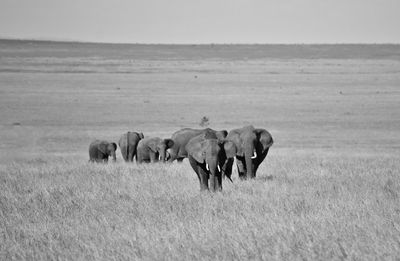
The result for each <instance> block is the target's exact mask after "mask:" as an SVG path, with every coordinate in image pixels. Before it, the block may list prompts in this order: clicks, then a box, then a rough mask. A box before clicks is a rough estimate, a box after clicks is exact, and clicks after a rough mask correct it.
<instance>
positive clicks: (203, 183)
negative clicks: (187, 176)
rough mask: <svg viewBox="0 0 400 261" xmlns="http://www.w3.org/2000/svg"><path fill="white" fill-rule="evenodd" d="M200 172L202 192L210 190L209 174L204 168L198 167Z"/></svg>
mask: <svg viewBox="0 0 400 261" xmlns="http://www.w3.org/2000/svg"><path fill="white" fill-rule="evenodd" d="M198 170H199V174H200V180H201V184H200V190H202V191H203V190H208V178H209V175H208V172H207V171H206V170H205V169H204V168H203V167H202V166H200V165H199V166H198Z"/></svg>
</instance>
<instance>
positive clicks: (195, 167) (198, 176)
mask: <svg viewBox="0 0 400 261" xmlns="http://www.w3.org/2000/svg"><path fill="white" fill-rule="evenodd" d="M189 163H190V166H192V168H193V170H194V172H196V175H197V178H198V179H199V182H200V187H201V178H200V174H199V169H198V168H199V166H198V163H197V161H196V160H195V159H194V158H192V157H190V156H189Z"/></svg>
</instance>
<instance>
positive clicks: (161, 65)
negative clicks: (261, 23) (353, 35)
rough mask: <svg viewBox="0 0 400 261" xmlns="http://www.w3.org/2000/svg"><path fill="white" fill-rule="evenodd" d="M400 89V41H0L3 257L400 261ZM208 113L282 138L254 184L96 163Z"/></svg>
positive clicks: (174, 168)
mask: <svg viewBox="0 0 400 261" xmlns="http://www.w3.org/2000/svg"><path fill="white" fill-rule="evenodd" d="M399 86H400V47H399V46H397V45H337V46H335V45H333V46H324V45H322V46H308V45H304V46H302V45H300V46H279V45H278V46H268V45H267V46H264V45H255V46H246V45H244V46H235V45H226V46H218V45H217V46H213V45H211V46H168V45H167V46H162V45H161V46H160V45H149V46H146V45H102V44H78V43H50V42H29V41H0V128H1V132H0V138H1V143H0V222H1V223H0V229H1V230H0V233H1V235H0V259H2V260H3V259H4V260H8V259H27V260H32V259H34V260H41V259H68V260H78V259H85V260H113V259H118V260H124V259H125V260H190V259H200V260H232V259H236V260H245V259H252V260H254V259H258V260H270V259H276V260H293V259H311V260H325V259H337V260H339V259H354V260H368V259H370V260H376V259H388V260H396V259H399V258H400V254H399V253H400V215H399V214H400V204H399V196H400V195H399V193H400V173H399V169H400V168H399V167H400V166H399V165H400V158H399V156H398V155H399V154H400V143H399V141H400V131H399V130H400V102H399V101H400V89H399ZM203 116H207V117H209V119H210V127H212V128H215V129H222V128H224V129H228V130H229V129H232V128H236V127H240V126H243V125H246V124H254V125H255V126H256V127H263V128H266V129H268V130H269V131H270V132H271V133H272V135H273V137H274V140H275V144H274V146H273V147H272V149H271V151H270V155H269V156H268V157H267V158H266V160H265V162H264V163H263V164H262V165H261V166H260V170H259V172H258V175H257V178H256V179H255V180H252V181H246V182H239V180H238V179H237V174H234V178H233V183H230V182H228V181H227V182H224V184H223V186H224V190H223V192H222V193H217V194H214V195H212V194H209V193H200V192H199V187H198V181H197V178H196V176H195V174H194V172H193V171H192V170H191V169H190V167H189V165H188V163H187V162H184V163H183V164H182V165H179V164H172V165H162V164H157V165H152V166H136V165H135V164H125V163H123V162H122V158H121V156H120V154H119V155H118V161H117V163H116V164H109V165H93V164H88V163H87V160H88V155H87V149H88V148H87V147H88V145H89V143H90V142H91V140H93V139H95V138H101V139H109V140H113V141H117V140H118V138H119V136H120V135H121V134H122V133H123V132H125V131H127V130H137V131H142V132H144V134H145V136H160V137H170V135H171V134H172V133H173V132H174V131H176V130H178V129H179V128H181V127H199V126H198V124H199V122H200V119H201V118H202V117H203ZM118 153H119V152H118Z"/></svg>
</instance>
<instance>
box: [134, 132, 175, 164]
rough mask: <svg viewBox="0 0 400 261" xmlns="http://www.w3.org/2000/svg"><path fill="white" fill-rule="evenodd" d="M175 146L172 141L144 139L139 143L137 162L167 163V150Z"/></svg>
mask: <svg viewBox="0 0 400 261" xmlns="http://www.w3.org/2000/svg"><path fill="white" fill-rule="evenodd" d="M173 145H174V141H173V140H171V139H161V138H158V137H155V138H144V139H142V140H140V141H139V144H138V146H137V152H136V161H137V162H138V163H142V162H151V163H154V162H157V161H159V160H160V161H161V162H165V161H166V160H167V152H166V151H167V149H169V148H170V147H172V146H173Z"/></svg>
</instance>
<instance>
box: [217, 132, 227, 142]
mask: <svg viewBox="0 0 400 261" xmlns="http://www.w3.org/2000/svg"><path fill="white" fill-rule="evenodd" d="M226 136H228V131H227V130H221V131H217V138H218V140H224V139H225V138H226Z"/></svg>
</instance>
